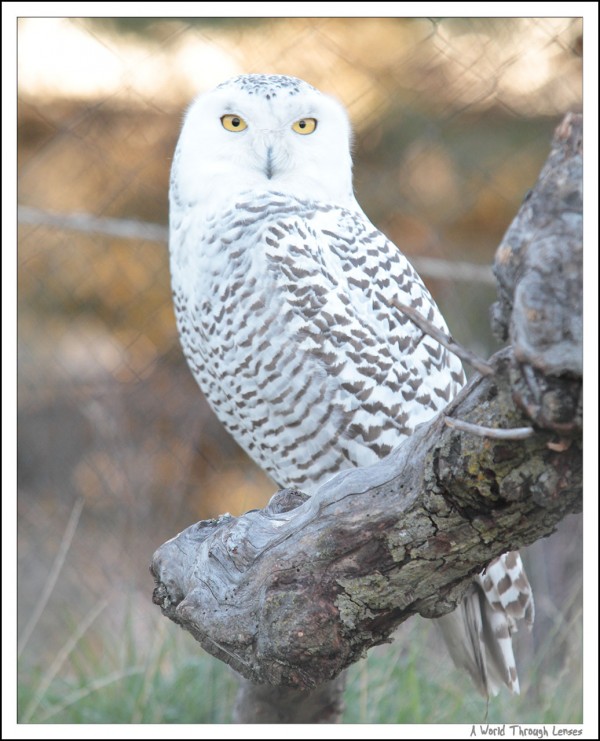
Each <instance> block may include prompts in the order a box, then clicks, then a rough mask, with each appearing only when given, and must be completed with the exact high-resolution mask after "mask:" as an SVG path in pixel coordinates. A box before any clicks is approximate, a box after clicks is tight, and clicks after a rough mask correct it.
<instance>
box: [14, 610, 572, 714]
mask: <svg viewBox="0 0 600 741" xmlns="http://www.w3.org/2000/svg"><path fill="white" fill-rule="evenodd" d="M412 622H414V626H412ZM73 630H74V631H76V628H75V626H74V628H73ZM102 630H103V629H102V628H98V629H97V630H96V631H93V630H90V631H89V632H88V633H87V634H86V635H85V637H83V638H82V639H81V640H79V641H77V642H76V644H75V645H73V646H72V647H71V650H69V651H68V653H67V652H66V651H64V650H61V651H59V652H58V653H57V656H59V658H60V660H59V661H56V660H55V661H50V662H48V663H47V665H46V666H43V667H42V666H36V665H35V664H31V663H30V662H26V658H27V657H26V656H24V658H23V666H22V667H21V670H20V673H19V674H20V676H19V683H18V711H19V720H20V722H25V723H67V724H74V723H93V724H96V723H126V724H127V723H196V724H202V723H229V722H230V720H231V710H232V707H233V703H234V699H235V694H236V688H237V683H236V679H235V676H234V674H233V672H231V671H230V670H229V669H228V668H227V667H225V666H224V665H223V664H221V663H220V662H219V661H217V660H216V659H213V658H212V657H210V656H208V655H207V654H205V653H203V652H202V651H201V650H200V648H199V647H198V646H197V645H196V644H195V643H194V641H193V639H192V638H191V637H190V636H188V635H187V634H185V633H183V631H180V630H177V629H176V628H175V627H174V626H172V625H170V624H169V623H168V622H167V621H165V620H164V619H162V618H161V619H158V620H157V621H156V630H155V631H154V635H153V637H152V638H151V640H150V641H149V645H144V648H143V650H140V649H139V648H136V646H139V645H140V644H141V642H140V640H139V636H138V640H136V630H135V627H134V625H133V622H132V621H131V620H130V621H128V622H127V624H126V626H125V628H124V630H123V631H121V632H120V633H119V634H118V636H115V635H112V634H111V635H104V636H103V635H99V633H101V631H102ZM116 638H117V639H118V640H116ZM402 638H403V640H398V641H396V642H395V643H393V644H392V645H391V646H385V647H380V648H377V649H375V650H373V651H371V652H370V653H369V655H368V657H367V659H366V660H363V661H361V662H359V663H358V664H356V665H355V666H353V667H352V668H351V669H350V673H349V679H348V687H347V691H346V695H345V698H346V710H345V713H344V717H343V722H345V723H416V724H420V723H484V722H490V723H515V722H519V723H581V722H582V682H581V680H579V681H573V680H574V678H575V679H577V678H578V677H579V678H580V673H578V672H577V671H573V669H572V668H569V667H563V668H562V670H557V671H556V672H553V673H549V672H547V671H546V672H544V671H542V670H541V669H539V668H536V666H532V667H530V668H529V669H528V673H527V676H526V677H523V685H524V692H523V694H522V695H521V696H520V697H512V696H510V695H509V694H508V693H505V692H503V693H501V694H500V695H499V696H498V697H497V698H494V699H492V700H491V701H490V704H489V708H486V703H485V701H484V700H483V699H482V698H480V697H479V696H478V695H477V694H476V693H475V692H474V691H473V690H472V688H471V686H470V684H469V680H468V679H467V678H466V677H464V676H463V675H462V674H461V673H460V672H459V671H457V670H456V669H454V667H453V666H452V664H451V662H450V660H449V659H448V658H447V657H446V655H445V654H443V655H441V651H440V650H439V648H440V644H439V641H437V639H436V636H435V635H434V631H432V630H431V628H430V626H429V625H427V624H426V623H425V621H411V628H410V629H409V630H408V631H406V632H405V633H404V634H403V635H402ZM542 664H543V656H539V657H538V659H537V665H538V667H539V666H541V665H542ZM486 711H487V717H486Z"/></svg>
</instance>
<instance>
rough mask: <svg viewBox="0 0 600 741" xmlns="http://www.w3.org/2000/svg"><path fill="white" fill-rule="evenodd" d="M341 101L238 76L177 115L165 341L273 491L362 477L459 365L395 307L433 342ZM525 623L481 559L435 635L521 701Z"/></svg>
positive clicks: (448, 391)
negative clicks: (361, 166) (416, 319)
mask: <svg viewBox="0 0 600 741" xmlns="http://www.w3.org/2000/svg"><path fill="white" fill-rule="evenodd" d="M350 140H351V130H350V124H349V121H348V116H347V114H346V112H345V110H344V108H343V107H342V105H341V104H340V103H338V102H337V101H336V100H334V99H333V98H331V97H329V96H327V95H325V94H323V93H321V92H319V91H318V90H316V89H315V88H314V87H312V86H311V85H309V84H308V83H306V82H304V81H302V80H299V79H296V78H294V77H286V76H280V75H241V76H238V77H235V78H234V79H231V80H228V81H227V82H224V83H222V84H221V85H219V86H218V87H217V88H216V89H215V90H213V91H211V92H208V93H205V94H202V95H200V96H199V97H198V98H197V99H196V100H195V101H194V102H193V104H192V105H191V107H190V108H189V110H188V112H187V115H186V117H185V121H184V124H183V127H182V131H181V135H180V138H179V141H178V144H177V148H176V151H175V155H174V161H173V167H172V174H171V185H170V262H171V274H172V286H173V297H174V304H175V313H176V318H177V325H178V329H179V334H180V338H181V343H182V346H183V350H184V353H185V356H186V358H187V361H188V363H189V366H190V368H191V370H192V372H193V374H194V376H195V378H196V380H197V381H198V383H199V385H200V387H201V388H202V390H203V392H204V394H205V396H206V398H207V399H208V402H209V403H210V405H211V407H212V408H213V410H214V411H215V413H216V414H217V416H218V417H219V419H220V420H221V422H222V423H223V424H224V425H225V427H226V428H227V430H228V431H229V432H230V433H231V435H232V436H233V437H234V438H235V440H236V441H237V442H238V443H239V444H240V445H241V447H242V448H244V450H246V451H247V453H248V454H249V455H250V456H251V457H252V458H253V459H254V460H255V461H256V462H257V463H258V465H259V466H261V467H262V468H263V469H264V470H265V471H266V472H267V473H268V474H269V475H270V476H271V477H272V478H273V479H274V481H275V482H276V483H277V484H278V485H280V486H286V487H298V488H300V489H302V490H303V491H305V492H306V493H308V494H311V493H313V492H314V491H315V490H316V489H317V488H318V487H319V485H320V484H322V483H323V482H325V481H326V480H327V479H328V478H330V477H331V476H333V475H334V474H335V473H337V472H338V471H340V470H341V469H343V468H347V467H350V466H366V465H370V464H372V463H375V462H376V461H377V460H378V459H380V458H381V457H383V456H385V455H387V454H388V453H389V452H390V451H391V450H392V449H393V448H394V447H396V446H398V445H399V444H400V443H401V442H402V441H403V440H404V439H405V438H406V437H407V436H409V435H411V434H412V432H413V431H414V429H415V427H416V426H417V425H419V424H420V423H422V422H425V421H426V420H428V419H430V418H431V417H432V416H434V415H435V414H436V413H437V412H438V411H439V410H441V409H442V408H443V407H445V406H446V404H447V403H448V402H449V401H450V400H451V399H452V398H453V397H454V396H455V394H456V393H457V392H458V391H459V389H460V388H461V387H462V385H463V384H464V375H463V370H462V366H461V364H460V361H459V360H458V359H457V358H456V357H455V356H454V355H452V354H451V353H449V352H448V351H447V350H446V349H444V348H443V347H442V346H441V345H439V344H438V343H437V342H436V341H435V340H433V339H432V338H431V337H429V336H427V335H424V334H423V332H422V331H421V330H420V329H418V328H417V326H416V325H415V324H413V323H412V322H411V321H410V320H409V319H408V318H407V317H406V315H404V314H402V313H401V311H400V310H399V309H398V308H396V307H395V303H394V302H395V301H400V302H401V303H404V304H409V305H411V306H412V307H414V308H416V309H417V310H418V311H419V313H420V314H421V315H423V316H424V317H425V318H427V319H428V320H429V321H431V322H432V323H433V324H435V325H436V326H437V327H439V328H440V329H441V330H444V331H447V328H446V325H445V323H444V320H443V318H442V316H441V315H440V312H439V310H438V308H437V306H436V305H435V303H434V301H433V299H432V297H431V295H430V293H429V291H428V290H427V288H426V287H425V286H424V285H423V282H422V281H421V279H420V278H419V276H418V275H417V273H416V272H415V270H414V269H413V268H412V266H411V265H410V263H409V262H408V260H407V259H406V258H405V257H404V255H403V254H402V253H401V252H400V250H399V249H398V248H397V247H396V246H395V245H394V244H392V243H391V242H390V241H389V240H388V239H387V238H386V237H385V236H384V235H383V234H382V233H381V232H380V231H378V229H377V228H376V227H374V226H373V224H371V222H370V221H369V219H368V218H367V217H366V216H365V214H364V213H363V211H362V209H361V208H360V206H359V205H358V203H357V201H356V199H355V197H354V192H353V187H352V160H351V154H350ZM519 618H524V619H525V620H526V621H527V622H529V623H531V621H532V619H533V600H532V597H531V591H530V588H529V584H528V582H527V578H526V576H525V573H524V570H523V567H522V564H521V559H520V557H519V555H518V554H517V553H510V554H506V555H505V556H502V557H500V558H498V559H495V560H494V561H493V562H492V563H491V564H490V565H489V566H488V568H487V569H486V571H484V572H483V573H482V574H481V575H480V576H479V577H478V578H477V579H476V581H475V582H474V584H473V586H472V587H471V588H470V590H469V591H468V593H467V596H466V597H465V599H464V600H463V602H462V604H461V605H460V606H459V608H457V610H455V611H454V612H453V613H452V614H451V615H448V616H445V617H443V618H440V619H439V622H440V624H441V627H442V631H443V633H444V636H445V638H446V641H447V644H448V647H449V650H450V653H451V655H452V657H453V658H454V660H455V662H456V663H457V664H458V665H459V666H462V667H464V668H465V669H467V671H468V672H469V674H470V675H471V677H472V678H473V680H474V682H475V684H476V686H477V687H478V689H479V690H480V691H481V692H482V693H483V694H484V695H486V696H487V695H489V694H495V693H496V692H497V691H498V687H499V686H500V685H502V684H505V685H507V686H508V687H509V688H510V689H512V690H513V691H516V692H518V689H519V685H518V679H517V673H516V668H515V660H514V655H513V650H512V641H511V634H512V632H513V631H514V630H515V626H516V620H517V619H519Z"/></svg>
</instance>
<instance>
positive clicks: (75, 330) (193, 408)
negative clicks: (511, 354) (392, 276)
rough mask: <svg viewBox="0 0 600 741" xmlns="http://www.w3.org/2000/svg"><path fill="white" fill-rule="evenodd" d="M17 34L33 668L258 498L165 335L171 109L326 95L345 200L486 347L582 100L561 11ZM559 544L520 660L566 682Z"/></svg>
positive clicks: (252, 472)
mask: <svg viewBox="0 0 600 741" xmlns="http://www.w3.org/2000/svg"><path fill="white" fill-rule="evenodd" d="M18 44H19V53H18V63H19V89H18V162H19V176H18V201H19V232H18V241H19V247H18V266H19V270H18V352H19V358H18V363H19V364H18V413H19V425H18V459H19V460H18V486H19V499H18V511H19V552H18V557H19V571H20V580H19V628H20V638H21V648H22V660H23V662H24V666H27V667H30V666H34V665H36V664H37V665H40V664H41V665H42V666H48V664H49V663H50V662H51V661H52V660H53V658H54V653H53V650H54V649H53V646H55V645H56V644H57V642H58V643H60V641H62V640H63V639H64V638H65V636H66V635H68V633H69V631H72V626H73V625H78V624H80V621H81V620H84V616H85V615H88V614H89V612H88V611H89V610H92V611H93V610H94V609H95V606H96V605H98V604H104V600H108V604H109V605H110V609H109V610H106V611H105V615H104V618H103V619H105V620H106V625H107V626H109V627H107V628H106V630H109V629H110V630H115V626H117V625H118V624H119V620H120V619H122V618H123V615H124V614H125V613H126V612H127V611H128V610H133V611H134V613H135V615H136V621H137V624H138V625H139V626H140V628H139V633H138V635H137V638H138V639H139V640H140V641H144V640H145V639H146V638H147V637H148V636H149V635H150V634H151V632H152V631H153V630H154V629H155V628H154V627H153V626H155V622H153V620H154V618H155V617H156V616H155V614H154V611H156V608H155V607H153V606H152V605H151V602H150V593H151V589H152V583H151V579H150V577H149V575H148V572H147V568H148V563H149V560H150V557H151V554H152V551H153V550H154V548H155V547H157V546H158V545H159V544H160V543H162V542H163V541H164V540H166V539H167V538H169V537H171V536H172V535H173V534H174V533H176V532H177V531H178V530H180V529H182V528H183V527H186V526H187V525H189V524H190V523H191V522H193V521H196V520H197V519H200V518H206V517H211V516H216V515H218V514H220V513H222V512H224V511H231V512H233V513H240V512H243V511H245V510H247V509H250V508H252V507H254V506H262V504H264V502H265V501H266V499H267V498H268V497H269V496H270V495H271V494H272V493H273V491H274V486H273V484H272V483H270V482H269V480H268V479H267V478H266V477H265V476H264V475H263V474H262V473H261V472H260V471H258V470H257V469H256V467H254V466H253V464H251V463H250V462H249V461H248V460H247V459H246V458H245V456H244V455H243V454H242V453H241V452H240V451H239V449H237V447H236V446H235V444H234V443H233V442H232V441H231V440H230V439H229V438H228V437H227V435H226V434H225V433H224V431H223V429H222V428H221V426H220V424H219V423H218V422H217V420H216V419H215V418H214V416H213V415H212V413H211V412H210V410H209V409H208V407H207V405H206V403H205V402H204V400H203V397H202V395H201V394H200V392H199V390H198V388H197V387H196V385H195V383H194V381H193V379H192V377H191V374H190V372H189V371H188V369H187V367H186V366H185V363H184V361H183V356H182V353H181V351H180V348H179V344H178V339H177V333H176V328H175V323H174V317H173V311H172V307H171V298H170V287H169V269H168V253H167V246H166V239H167V227H166V225H167V223H168V203H167V192H168V177H169V168H170V163H171V158H172V153H173V151H174V147H175V142H176V139H177V136H178V132H179V127H180V124H181V120H182V115H183V112H184V110H185V108H186V106H187V105H188V104H189V101H190V100H191V99H192V97H193V96H194V95H195V94H196V93H197V92H199V91H201V90H204V89H209V88H211V87H213V86H214V85H216V84H218V83H219V82H221V81H223V80H224V79H227V78H228V77H230V76H232V75H235V74H238V73H241V72H268V73H283V74H292V75H295V76H298V77H301V78H303V79H306V80H307V81H309V82H310V83H311V84H313V85H314V86H315V87H317V88H319V89H321V90H323V91H324V92H327V93H330V94H333V95H335V96H336V97H338V98H339V99H340V100H341V101H342V102H343V103H344V104H345V105H346V106H347V108H348V110H349V113H350V116H351V119H352V122H353V127H354V131H355V141H354V160H355V187H356V191H357V196H358V200H359V202H360V203H361V205H362V206H363V208H364V210H365V212H366V213H367V214H368V215H369V217H370V218H371V220H372V221H373V222H374V223H375V224H376V225H377V226H378V227H379V228H380V229H381V230H382V231H384V232H385V233H386V234H387V235H388V236H389V237H390V238H391V239H392V240H393V241H394V242H395V243H396V244H397V245H398V246H399V247H400V248H401V249H402V250H403V251H404V252H405V253H406V254H407V255H408V256H409V258H410V259H412V260H413V262H414V264H415V265H416V267H417V268H418V269H419V270H420V272H421V273H422V275H423V277H424V279H425V282H426V283H427V284H428V286H429V287H430V289H431V290H432V292H433V294H434V296H435V297H436V300H437V301H438V303H439V305H440V306H441V308H442V311H443V313H444V314H445V315H446V317H447V319H448V323H449V325H450V326H451V328H452V331H453V333H454V335H455V336H456V337H457V339H459V340H460V341H462V342H463V343H464V344H466V345H468V346H469V347H471V348H472V349H474V350H476V351H478V352H479V353H481V354H483V355H488V354H489V353H490V352H492V351H493V350H494V349H495V348H496V345H495V343H494V340H493V338H492V337H491V334H490V330H489V323H488V318H487V311H488V307H489V305H490V304H491V303H492V301H493V300H494V297H495V291H494V286H493V280H492V277H491V271H490V265H491V262H492V259H493V254H494V250H495V247H496V246H497V244H498V243H499V241H500V239H501V236H502V234H503V232H504V231H505V230H506V228H507V226H508V224H509V223H510V221H511V219H512V217H513V216H514V214H515V213H516V211H517V209H518V207H519V204H520V202H521V201H522V199H523V197H524V196H525V194H526V192H527V190H528V188H529V187H530V186H531V185H532V184H533V183H534V182H535V179H536V177H537V175H538V173H539V170H540V167H541V165H542V164H543V162H544V160H545V158H546V156H547V154H548V152H549V144H550V140H551V136H552V132H553V129H554V127H555V126H556V125H557V124H558V123H559V121H560V120H561V118H562V116H563V114H564V113H566V112H567V111H569V110H575V111H579V110H581V104H582V103H581V77H582V70H581V46H582V21H581V19H577V18H536V19H531V18H479V19H466V18H455V19H420V18H253V19H247V18H238V19H236V18H227V19H219V18H198V19H174V18H169V19H156V18H152V19H141V18H137V19H136V18H131V19H125V18H123V19H82V18H69V19H60V18H45V19H37V18H23V19H20V20H19V22H18ZM82 505H83V506H82ZM74 508H75V510H74ZM74 512H75V513H76V515H77V518H76V519H77V527H76V528H74V529H72V533H71V535H70V536H69V538H67V539H65V527H66V525H67V523H68V522H69V517H73V516H74V515H73V513H74ZM71 536H72V538H71ZM67 545H68V546H69V548H68V553H67ZM580 546H581V534H580V524H579V521H578V520H577V519H576V518H573V519H572V520H570V521H569V522H567V523H565V524H564V527H563V528H562V529H561V531H560V532H559V533H557V535H555V536H554V537H553V538H552V539H551V540H549V541H548V542H547V543H543V544H542V543H538V544H536V545H535V546H534V547H532V548H531V549H529V553H527V554H526V558H527V557H528V559H529V569H530V572H531V580H532V582H533V583H534V588H535V590H536V598H537V605H538V623H537V626H536V629H535V633H534V636H533V639H531V641H532V642H531V641H530V644H529V646H530V647H529V649H528V650H529V652H530V653H531V654H532V655H533V656H534V657H535V646H536V644H538V643H539V644H541V643H542V642H545V641H547V638H548V635H552V636H553V641H552V650H551V651H550V654H551V659H552V661H555V662H559V665H560V671H562V672H564V673H566V675H568V676H571V675H577V673H578V672H579V671H580V667H581V634H580V622H581V588H582V587H581V578H580V572H581V547H580ZM61 548H62V551H64V554H63V555H61V556H59V560H58V561H56V560H55V559H56V558H57V554H61ZM53 563H54V567H53V566H52V564H53ZM59 572H60V573H59ZM49 580H50V583H51V586H52V589H51V590H46V591H48V594H45V591H44V588H45V585H46V586H47V585H48V583H49ZM115 593H116V594H120V597H118V596H117V597H115ZM40 595H42V596H43V604H42V605H40ZM124 595H127V600H124V599H123V596H124ZM125 602H126V603H127V604H125ZM41 608H43V609H41ZM100 623H101V621H100ZM144 626H147V627H146V628H144ZM578 631H579V632H578ZM98 634H99V635H100V634H101V629H100V628H98ZM96 640H97V641H98V643H99V644H101V643H102V639H101V638H97V639H96ZM190 641H191V639H190ZM532 661H533V662H534V663H535V661H536V659H535V658H533V659H532ZM60 671H61V672H63V671H64V672H65V673H67V674H68V672H69V662H68V661H65V662H64V666H61V668H60ZM58 673H60V672H58Z"/></svg>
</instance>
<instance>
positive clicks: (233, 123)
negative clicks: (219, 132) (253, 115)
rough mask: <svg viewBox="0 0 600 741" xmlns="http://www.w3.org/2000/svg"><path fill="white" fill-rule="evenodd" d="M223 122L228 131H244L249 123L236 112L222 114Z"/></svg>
mask: <svg viewBox="0 0 600 741" xmlns="http://www.w3.org/2000/svg"><path fill="white" fill-rule="evenodd" d="M221 123H222V124H223V128H224V129H227V131H243V130H244V129H247V128H248V124H247V123H246V122H245V121H244V119H243V118H242V117H241V116H236V115H235V113H228V114H227V115H226V116H221Z"/></svg>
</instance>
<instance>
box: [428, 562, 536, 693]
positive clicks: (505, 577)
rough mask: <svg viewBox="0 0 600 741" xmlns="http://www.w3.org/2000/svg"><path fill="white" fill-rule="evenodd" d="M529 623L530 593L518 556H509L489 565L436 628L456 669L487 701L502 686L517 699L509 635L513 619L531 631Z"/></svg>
mask: <svg viewBox="0 0 600 741" xmlns="http://www.w3.org/2000/svg"><path fill="white" fill-rule="evenodd" d="M533 618H534V605H533V597H532V594H531V588H530V586H529V582H528V581H527V577H526V576H525V571H524V569H523V565H522V563H521V559H520V556H519V554H518V553H516V552H513V553H509V554H505V555H503V556H500V557H499V558H497V559H495V560H494V561H492V563H491V564H489V566H488V567H487V569H486V570H485V571H484V572H483V573H482V574H481V575H480V576H479V577H477V580H476V581H474V582H473V584H471V586H470V587H469V589H468V590H467V593H466V595H465V597H464V599H463V601H462V602H461V604H460V605H459V606H458V607H457V608H456V610H454V612H452V613H450V614H448V615H444V616H443V617H441V618H438V619H437V620H436V623H437V624H438V626H439V628H440V630H441V632H442V635H443V637H444V640H445V642H446V645H447V646H448V650H449V652H450V656H451V657H452V659H453V661H454V663H455V664H456V666H457V667H459V668H462V669H465V670H466V671H467V672H468V673H469V675H470V677H471V679H472V680H473V682H474V684H475V687H476V688H477V690H478V691H479V692H480V693H481V694H482V695H483V696H484V697H485V698H489V697H490V696H495V695H497V694H498V692H499V690H500V688H501V687H502V685H505V686H506V687H508V689H510V690H511V691H512V692H514V693H516V694H519V691H520V688H519V678H518V676H517V666H516V662H515V656H514V652H513V645H512V634H513V633H515V632H516V631H517V620H520V619H522V620H525V622H526V623H527V624H528V625H529V626H531V624H532V623H533Z"/></svg>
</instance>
